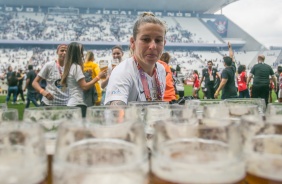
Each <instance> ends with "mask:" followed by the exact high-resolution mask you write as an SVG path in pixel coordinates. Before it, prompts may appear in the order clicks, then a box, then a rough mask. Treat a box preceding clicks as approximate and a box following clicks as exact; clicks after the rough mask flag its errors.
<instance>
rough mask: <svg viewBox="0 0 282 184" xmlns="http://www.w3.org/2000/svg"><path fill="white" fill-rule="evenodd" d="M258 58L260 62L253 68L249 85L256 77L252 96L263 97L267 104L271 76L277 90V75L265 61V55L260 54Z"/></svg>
mask: <svg viewBox="0 0 282 184" xmlns="http://www.w3.org/2000/svg"><path fill="white" fill-rule="evenodd" d="M257 60H258V63H257V64H255V65H254V66H253V68H252V69H251V72H250V75H249V77H248V80H247V85H249V83H250V81H251V79H252V78H253V77H254V79H253V86H252V98H263V99H264V100H265V104H266V106H267V104H268V98H269V83H270V80H269V76H271V78H272V80H273V82H274V90H276V77H275V75H274V72H273V69H272V68H271V66H269V65H268V64H265V63H264V60H265V56H264V55H259V56H258V58H257Z"/></svg>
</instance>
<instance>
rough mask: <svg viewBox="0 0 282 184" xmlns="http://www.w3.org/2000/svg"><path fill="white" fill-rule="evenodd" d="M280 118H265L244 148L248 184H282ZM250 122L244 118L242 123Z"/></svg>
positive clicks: (281, 125)
mask: <svg viewBox="0 0 282 184" xmlns="http://www.w3.org/2000/svg"><path fill="white" fill-rule="evenodd" d="M281 118H282V116H281V115H279V116H271V117H266V120H265V122H264V125H263V126H261V125H260V126H261V127H260V129H259V130H258V131H256V132H255V133H252V135H253V136H252V137H250V141H249V142H248V144H249V145H247V146H245V153H246V160H247V177H246V182H247V183H248V184H270V183H272V184H282V146H281V145H282V123H281ZM247 120H249V122H247ZM250 120H251V119H250V118H247V117H245V119H244V122H243V123H251V121H250ZM256 130H257V129H256Z"/></svg>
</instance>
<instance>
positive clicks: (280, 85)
mask: <svg viewBox="0 0 282 184" xmlns="http://www.w3.org/2000/svg"><path fill="white" fill-rule="evenodd" d="M277 72H278V73H279V76H278V82H279V83H278V88H279V91H278V98H277V99H278V102H282V67H278V71H277Z"/></svg>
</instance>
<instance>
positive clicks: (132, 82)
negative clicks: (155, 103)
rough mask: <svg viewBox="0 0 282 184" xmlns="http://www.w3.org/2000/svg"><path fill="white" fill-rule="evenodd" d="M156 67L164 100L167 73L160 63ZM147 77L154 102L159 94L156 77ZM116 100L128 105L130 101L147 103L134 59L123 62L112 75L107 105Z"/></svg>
mask: <svg viewBox="0 0 282 184" xmlns="http://www.w3.org/2000/svg"><path fill="white" fill-rule="evenodd" d="M156 67H157V70H156V72H157V77H158V79H159V82H160V88H161V93H162V98H163V95H164V91H165V84H166V72H165V69H164V67H163V66H162V65H161V64H160V63H158V62H157V63H156ZM145 76H146V79H147V81H148V86H149V90H150V95H151V97H152V99H153V100H154V99H155V98H156V93H157V90H156V81H155V77H150V76H149V75H147V74H146V73H145ZM116 100H118V101H123V102H124V103H126V104H127V103H128V102H130V101H146V97H145V93H144V89H143V85H142V82H141V78H140V73H139V70H138V68H137V66H136V63H135V61H134V60H133V58H128V59H126V60H124V61H123V62H121V63H120V64H119V65H118V66H116V67H115V68H114V69H113V71H112V73H111V76H110V79H109V83H108V86H107V90H106V98H105V104H107V103H108V102H111V101H116Z"/></svg>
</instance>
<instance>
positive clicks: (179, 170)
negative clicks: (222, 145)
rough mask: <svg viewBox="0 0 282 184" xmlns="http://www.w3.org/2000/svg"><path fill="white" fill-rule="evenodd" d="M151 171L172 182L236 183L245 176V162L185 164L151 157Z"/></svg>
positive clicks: (228, 161) (227, 161)
mask: <svg viewBox="0 0 282 184" xmlns="http://www.w3.org/2000/svg"><path fill="white" fill-rule="evenodd" d="M152 172H153V173H154V174H155V175H156V176H157V177H159V178H161V179H162V180H166V181H170V182H173V183H202V184H205V183H206V184H210V183H216V184H226V183H236V182H238V181H240V180H242V179H243V178H244V177H245V164H244V162H243V161H241V162H238V161H236V160H232V159H230V160H226V161H221V162H218V163H206V164H196V163H192V164H189V163H186V164H185V163H180V162H178V163H175V162H171V161H168V160H163V159H161V158H153V160H152Z"/></svg>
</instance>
